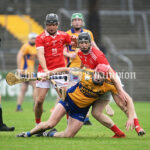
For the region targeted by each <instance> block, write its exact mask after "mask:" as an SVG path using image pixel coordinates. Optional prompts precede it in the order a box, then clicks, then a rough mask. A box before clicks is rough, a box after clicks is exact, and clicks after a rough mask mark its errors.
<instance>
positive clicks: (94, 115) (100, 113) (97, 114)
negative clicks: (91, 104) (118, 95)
mask: <svg viewBox="0 0 150 150" xmlns="http://www.w3.org/2000/svg"><path fill="white" fill-rule="evenodd" d="M91 113H92V116H93V117H94V118H97V117H98V116H101V115H102V113H103V112H102V111H99V112H97V111H94V110H92V112H91Z"/></svg>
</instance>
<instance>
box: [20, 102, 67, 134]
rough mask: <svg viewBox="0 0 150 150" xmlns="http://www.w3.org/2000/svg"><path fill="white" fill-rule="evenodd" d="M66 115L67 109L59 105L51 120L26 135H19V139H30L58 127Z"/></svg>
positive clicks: (40, 124)
mask: <svg viewBox="0 0 150 150" xmlns="http://www.w3.org/2000/svg"><path fill="white" fill-rule="evenodd" d="M65 114H66V109H65V108H64V106H62V105H61V104H60V103H58V104H57V106H56V107H55V109H54V111H53V112H52V114H51V116H50V117H49V119H48V120H47V121H45V122H41V123H39V124H38V125H37V126H35V128H33V129H32V130H31V131H29V132H26V133H21V134H18V135H17V137H30V136H32V135H34V134H37V133H39V132H43V131H45V130H47V129H51V128H53V127H55V126H56V125H57V123H58V122H59V121H60V120H61V118H62V117H63V116H64V115H65Z"/></svg>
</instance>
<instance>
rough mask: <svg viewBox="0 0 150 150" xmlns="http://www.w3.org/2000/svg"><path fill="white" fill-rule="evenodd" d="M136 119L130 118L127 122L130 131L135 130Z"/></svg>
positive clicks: (127, 128)
mask: <svg viewBox="0 0 150 150" xmlns="http://www.w3.org/2000/svg"><path fill="white" fill-rule="evenodd" d="M134 127H135V126H134V119H133V118H129V119H128V120H127V122H126V130H127V131H129V129H131V130H133V129H134Z"/></svg>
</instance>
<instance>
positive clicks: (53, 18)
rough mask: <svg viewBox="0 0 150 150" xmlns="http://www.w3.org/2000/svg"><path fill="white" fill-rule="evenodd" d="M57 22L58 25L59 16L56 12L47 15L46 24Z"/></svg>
mask: <svg viewBox="0 0 150 150" xmlns="http://www.w3.org/2000/svg"><path fill="white" fill-rule="evenodd" d="M49 24H56V25H58V16H57V15H56V14H54V13H50V14H47V15H46V18H45V25H49Z"/></svg>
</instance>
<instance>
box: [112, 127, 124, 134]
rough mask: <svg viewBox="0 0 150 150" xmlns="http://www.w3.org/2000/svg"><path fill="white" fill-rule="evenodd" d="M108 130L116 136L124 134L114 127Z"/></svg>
mask: <svg viewBox="0 0 150 150" xmlns="http://www.w3.org/2000/svg"><path fill="white" fill-rule="evenodd" d="M110 129H111V130H112V131H113V132H114V133H115V134H117V135H122V134H124V133H123V132H122V131H121V130H120V129H119V128H118V127H117V126H116V125H113V126H112V127H111V128H110Z"/></svg>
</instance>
